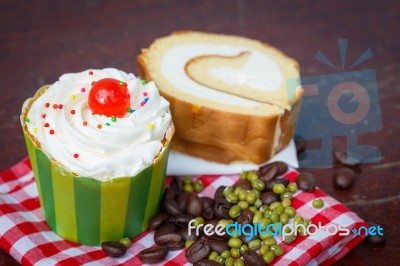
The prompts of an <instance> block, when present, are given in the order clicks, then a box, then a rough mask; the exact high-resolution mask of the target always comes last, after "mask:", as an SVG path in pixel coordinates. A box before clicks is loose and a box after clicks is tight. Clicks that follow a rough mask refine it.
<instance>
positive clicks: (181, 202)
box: [176, 192, 193, 210]
mask: <svg viewBox="0 0 400 266" xmlns="http://www.w3.org/2000/svg"><path fill="white" fill-rule="evenodd" d="M192 194H193V193H191V192H183V193H182V194H180V195H179V196H178V199H177V200H176V201H177V202H178V204H179V207H180V208H181V210H185V209H186V204H187V201H188V199H189V197H190V196H191V195H192Z"/></svg>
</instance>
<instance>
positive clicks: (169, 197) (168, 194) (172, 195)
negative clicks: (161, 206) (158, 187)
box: [164, 187, 176, 200]
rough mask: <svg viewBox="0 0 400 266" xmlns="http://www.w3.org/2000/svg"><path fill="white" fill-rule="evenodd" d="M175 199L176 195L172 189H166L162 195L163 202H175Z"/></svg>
mask: <svg viewBox="0 0 400 266" xmlns="http://www.w3.org/2000/svg"><path fill="white" fill-rule="evenodd" d="M175 197H176V195H175V192H174V191H173V190H172V188H170V187H167V188H166V189H165V193H164V200H175Z"/></svg>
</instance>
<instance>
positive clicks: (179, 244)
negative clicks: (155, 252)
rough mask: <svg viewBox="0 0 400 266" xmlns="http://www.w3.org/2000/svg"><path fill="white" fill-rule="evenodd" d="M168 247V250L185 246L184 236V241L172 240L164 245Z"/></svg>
mask: <svg viewBox="0 0 400 266" xmlns="http://www.w3.org/2000/svg"><path fill="white" fill-rule="evenodd" d="M163 246H165V247H167V248H168V250H180V249H183V248H184V247H185V241H184V240H183V238H182V241H176V242H171V243H168V244H165V245H163Z"/></svg>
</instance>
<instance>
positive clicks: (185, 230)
mask: <svg viewBox="0 0 400 266" xmlns="http://www.w3.org/2000/svg"><path fill="white" fill-rule="evenodd" d="M188 230H189V229H188V228H187V227H184V228H182V229H180V230H178V232H177V233H178V234H179V235H180V236H181V237H182V238H183V240H184V241H186V240H197V239H199V238H200V237H201V234H202V232H201V230H198V233H199V234H197V232H196V229H195V228H192V229H191V230H190V235H189V231H188Z"/></svg>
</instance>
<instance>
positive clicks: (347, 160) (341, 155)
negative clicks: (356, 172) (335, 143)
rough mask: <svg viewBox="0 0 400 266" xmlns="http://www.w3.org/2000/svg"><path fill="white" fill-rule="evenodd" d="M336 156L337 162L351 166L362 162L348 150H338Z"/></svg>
mask: <svg viewBox="0 0 400 266" xmlns="http://www.w3.org/2000/svg"><path fill="white" fill-rule="evenodd" d="M334 156H335V159H336V161H337V162H339V163H341V164H343V165H346V166H349V167H355V166H357V165H358V164H360V163H361V160H360V159H358V158H355V157H353V156H350V155H349V154H347V153H346V152H342V151H338V150H336V151H335V152H334Z"/></svg>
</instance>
